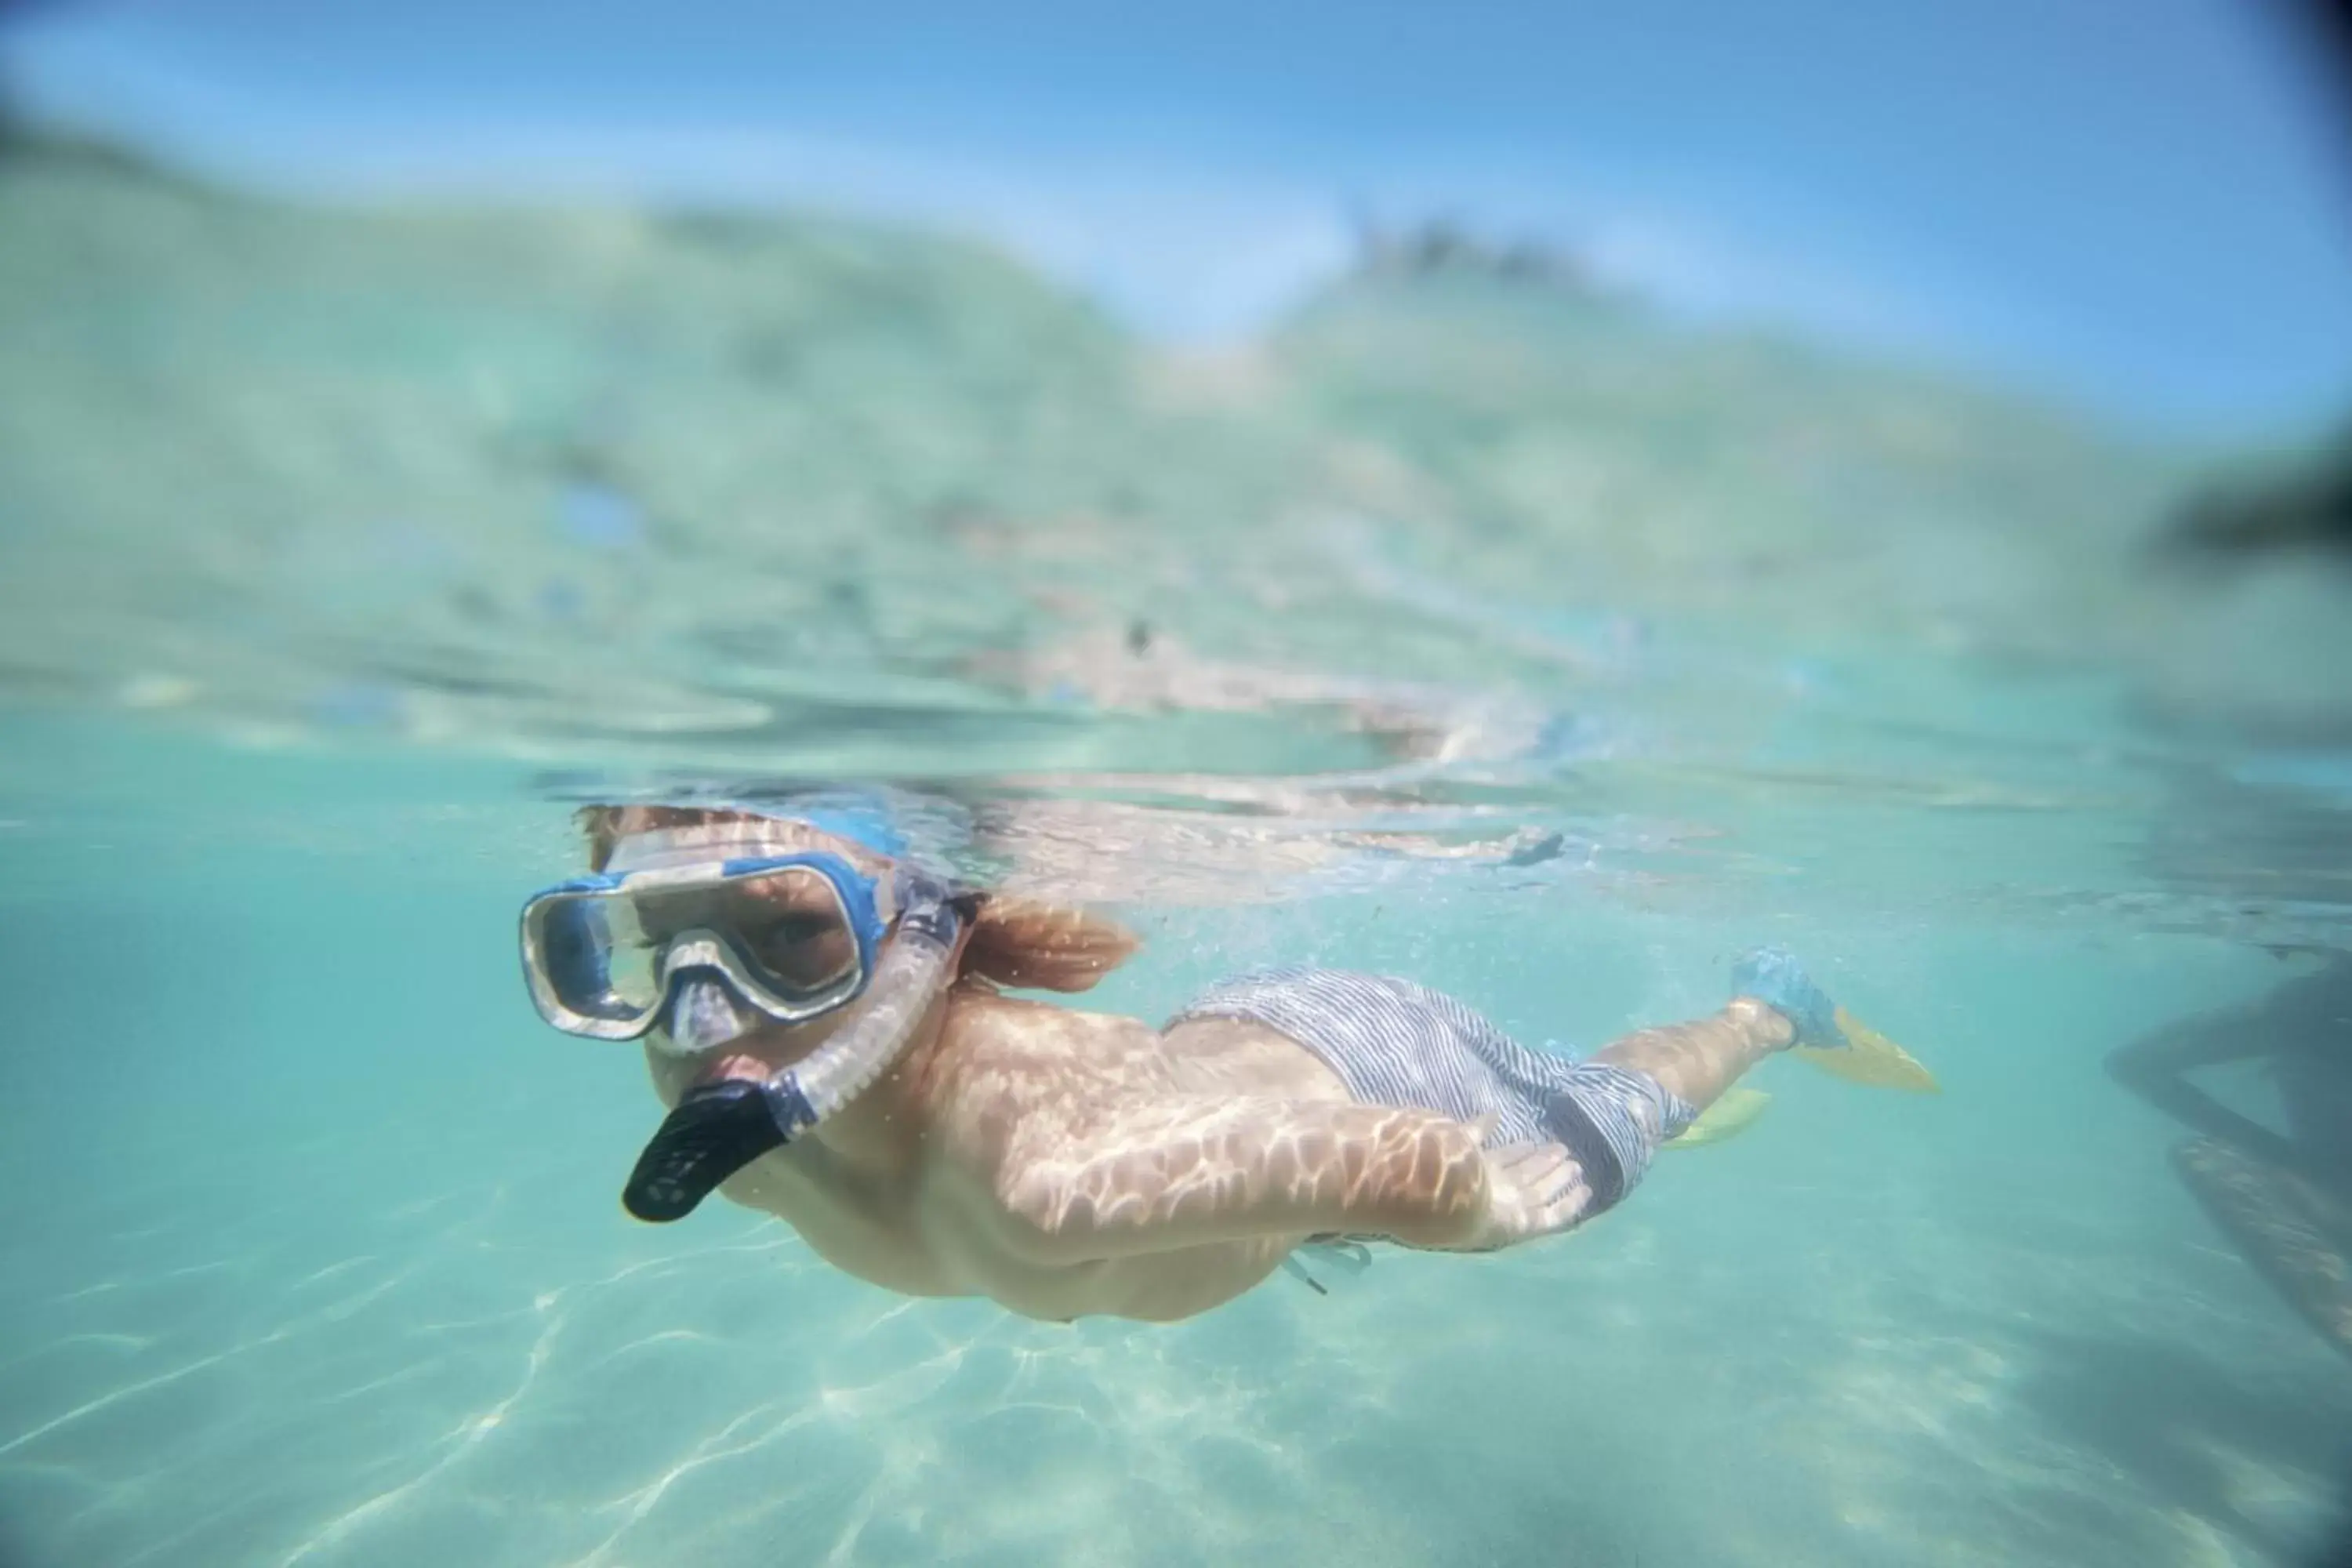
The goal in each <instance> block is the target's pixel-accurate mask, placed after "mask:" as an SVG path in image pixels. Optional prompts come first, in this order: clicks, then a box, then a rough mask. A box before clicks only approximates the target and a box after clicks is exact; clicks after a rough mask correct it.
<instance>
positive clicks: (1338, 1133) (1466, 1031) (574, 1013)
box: [522, 804, 1925, 1321]
mask: <svg viewBox="0 0 2352 1568" xmlns="http://www.w3.org/2000/svg"><path fill="white" fill-rule="evenodd" d="M583 816H584V820H585V822H586V826H587V827H588V832H589V837H590V843H591V860H592V864H593V874H592V875H591V876H588V877H585V878H582V879H576V880H574V881H572V882H567V883H564V884H562V885H561V886H559V887H557V888H553V889H549V890H547V891H546V892H544V893H541V894H540V895H538V896H537V897H535V898H533V899H532V900H530V902H529V903H528V904H527V905H526V906H525V908H524V911H523V918H522V950H523V964H524V972H525V975H526V978H527V980H528V982H529V984H530V991H531V996H532V1000H533V1002H534V1004H535V1005H537V1006H538V1008H539V1010H540V1012H541V1016H543V1017H545V1018H546V1019H547V1020H548V1022H550V1023H551V1024H553V1025H554V1026H556V1027H558V1028H561V1029H564V1030H566V1031H568V1032H570V1033H573V1034H578V1035H583V1036H587V1037H593V1038H603V1039H616V1040H618V1039H642V1040H643V1041H644V1042H645V1045H646V1061H647V1063H648V1065H649V1067H650V1068H651V1069H652V1075H653V1079H654V1087H655V1089H656V1092H657V1093H658V1094H659V1095H660V1097H661V1099H662V1100H663V1102H664V1103H665V1104H667V1105H668V1106H669V1107H671V1110H670V1113H669V1115H668V1117H667V1120H665V1121H663V1123H662V1125H661V1127H660V1129H659V1130H658V1131H656V1133H655V1135H654V1137H653V1139H652V1141H651V1142H649V1143H648V1144H647V1145H646V1149H645V1151H644V1152H643V1154H642V1155H641V1156H640V1158H639V1160H638V1163H637V1166H636V1169H635V1173H633V1174H632V1175H631V1177H630V1180H629V1183H628V1185H627V1187H626V1189H625V1193H624V1202H625V1204H626V1205H627V1207H628V1208H629V1210H630V1212H631V1213H633V1214H635V1215H637V1216H638V1217H640V1218H643V1219H647V1220H655V1221H666V1220H673V1219H677V1218H679V1217H680V1216H682V1215H685V1214H687V1213H688V1212H689V1211H691V1210H692V1209H693V1208H694V1207H695V1205H697V1204H698V1203H699V1202H700V1201H701V1200H702V1199H703V1198H704V1197H705V1196H707V1195H708V1194H709V1193H710V1192H711V1191H713V1190H717V1191H719V1192H722V1193H724V1194H726V1196H727V1197H728V1198H730V1200H732V1201H734V1202H736V1203H739V1204H742V1205H746V1206H749V1207H752V1208H758V1209H764V1210H766V1211H768V1212H769V1213H772V1214H774V1215H779V1216H781V1217H782V1218H783V1219H785V1220H787V1221H789V1222H790V1223H791V1224H792V1226H793V1228H794V1229H796V1230H797V1231H799V1232H800V1234H801V1235H802V1236H803V1237H804V1238H805V1239H806V1240H807V1241H808V1243H809V1245H810V1246H811V1247H814V1249H815V1250H816V1252H817V1253H818V1254H819V1255H820V1256H821V1257H823V1258H825V1259H826V1260H827V1261H829V1262H831V1263H833V1264H834V1265H835V1266H836V1267H838V1268H843V1269H845V1270H846V1271H848V1272H849V1273H852V1274H855V1275H857V1276H858V1277H859V1278H861V1279H867V1280H870V1281H872V1282H874V1283H876V1284H878V1285H881V1286H884V1287H886V1288H887V1289H894V1290H898V1291H902V1292H905V1293H907V1294H909V1295H918V1296H986V1297H988V1298H990V1299H991V1300H995V1301H997V1302H999V1303H1000V1304H1002V1305H1003V1306H1004V1307H1005V1308H1007V1309H1009V1310H1013V1311H1015V1312H1019V1313H1022V1314H1024V1315H1025V1316H1028V1317H1034V1318H1042V1319H1051V1320H1056V1321H1066V1320H1068V1319H1072V1318H1076V1317H1078V1316H1081V1315H1086V1314H1108V1315H1111V1316H1116V1317H1125V1318H1134V1319H1140V1320H1145V1321H1174V1320H1176V1319H1181V1318H1186V1317H1190V1316H1192V1315H1193V1314H1195V1313H1198V1312H1202V1311H1206V1310H1209V1309H1210V1308H1212V1307H1214V1306H1218V1305H1220V1304H1222V1303H1223V1302H1225V1301H1228V1300H1232V1299H1233V1298H1234V1297H1235V1296H1238V1295H1240V1294H1242V1293H1243V1292H1244V1291H1246V1290H1248V1289H1251V1288H1252V1287H1253V1286H1255V1285H1256V1284H1258V1283H1259V1282H1260V1281H1261V1280H1263V1279H1265V1278H1266V1277H1267V1276H1268V1275H1269V1274H1271V1273H1272V1272H1273V1271H1274V1270H1275V1269H1276V1268H1280V1267H1282V1266H1283V1263H1284V1261H1285V1259H1286V1258H1288V1257H1289V1255H1290V1253H1291V1252H1292V1250H1293V1249H1294V1248H1296V1247H1298V1246H1300V1245H1301V1244H1302V1243H1305V1242H1307V1241H1309V1240H1310V1239H1313V1238H1316V1237H1343V1236H1344V1237H1380V1238H1383V1239H1388V1240H1392V1241H1396V1242H1399V1243H1402V1244H1403V1245H1405V1246H1409V1247H1424V1248H1432V1249H1439V1250H1452V1251H1465V1252H1471V1251H1486V1250H1492V1249H1494V1248H1497V1247H1508V1246H1512V1245H1515V1244H1517V1243H1519V1242H1523V1241H1528V1240H1532V1239H1534V1238H1536V1237H1543V1236H1549V1235H1551V1234H1554V1233H1556V1232H1559V1231H1564V1230H1568V1229H1570V1228H1571V1227H1573V1226H1576V1225H1578V1224H1580V1223H1581V1222H1583V1221H1585V1220H1587V1219H1590V1218H1591V1217H1592V1216H1593V1215H1598V1214H1601V1213H1602V1212H1604V1211H1606V1210H1607V1209H1609V1208H1610V1207H1611V1206H1612V1205H1615V1204H1617V1203H1618V1202H1620V1201H1621V1200H1622V1198H1623V1197H1624V1196H1625V1194H1627V1193H1628V1192H1630V1191H1631V1190H1632V1189H1633V1186H1634V1184H1636V1183H1637V1182H1638V1181H1639V1180H1640V1179H1641V1176H1642V1173H1643V1171H1644V1170H1645V1169H1646V1168H1647V1166H1648V1164H1649V1163H1650V1160H1651V1158H1652V1156H1653V1155H1654V1153H1655V1152H1656V1151H1657V1150H1658V1148H1659V1147H1660V1146H1661V1145H1662V1144H1663V1143H1664V1142H1666V1141H1667V1140H1668V1139H1671V1138H1673V1137H1675V1135H1676V1134H1677V1133H1680V1132H1681V1131H1683V1130H1684V1129H1685V1128H1686V1127H1687V1126H1689V1125H1690V1123H1691V1122H1692V1121H1693V1120H1694V1118H1696V1116H1698V1115H1699V1114H1700V1113H1701V1112H1702V1111H1704V1110H1706V1108H1707V1107H1708V1106H1710V1105H1711V1104H1714V1103H1715V1102H1716V1101H1717V1100H1718V1099H1719V1098H1720V1097H1722V1096H1723V1095H1724V1093H1725V1091H1726V1090H1727V1089H1730V1088H1731V1086H1732V1084H1733V1083H1734V1082H1735V1081H1736V1080H1737V1079H1738V1078H1739V1076H1740V1075H1741V1074H1742V1073H1744V1072H1746V1071H1747V1070H1748V1068H1751V1067H1753V1066H1755V1065H1756V1064H1757V1063H1758V1062H1759V1061H1761V1060H1763V1059H1764V1058H1766V1057H1768V1056H1770V1055H1772V1054H1774V1053H1775V1052H1778V1051H1780V1050H1783V1049H1786V1048H1789V1047H1800V1048H1802V1049H1806V1050H1807V1051H1808V1052H1809V1054H1814V1055H1817V1056H1818V1058H1820V1059H1822V1061H1823V1062H1824V1065H1831V1066H1832V1067H1833V1068H1843V1070H1845V1071H1846V1076H1853V1077H1862V1078H1865V1079H1868V1078H1871V1077H1873V1076H1874V1071H1875V1072H1878V1073H1879V1074H1881V1075H1882V1076H1881V1081H1890V1080H1889V1079H1885V1077H1884V1076H1883V1074H1884V1072H1885V1069H1886V1068H1888V1065H1889V1064H1893V1071H1894V1073H1895V1079H1898V1080H1899V1079H1900V1078H1901V1077H1902V1075H1903V1073H1904V1072H1905V1071H1906V1064H1907V1070H1910V1071H1914V1072H1917V1071H1918V1069H1917V1064H1916V1063H1911V1062H1910V1061H1909V1058H1906V1057H1903V1056H1902V1055H1901V1053H1900V1052H1899V1051H1895V1050H1894V1049H1893V1047H1886V1046H1885V1044H1884V1042H1882V1041H1879V1040H1878V1039H1877V1037H1874V1036H1870V1035H1868V1034H1867V1032H1866V1031H1862V1030H1860V1028H1859V1026H1856V1025H1854V1024H1853V1021H1852V1020H1851V1019H1849V1018H1846V1017H1845V1016H1843V1015H1842V1014H1840V1013H1839V1012H1838V1011H1837V1010H1836V1009H1835V1008H1834V1007H1833V1006H1832V1005H1831V1003H1830V1001H1829V999H1828V998H1827V997H1826V996H1825V995H1823V994H1822V992H1821V990H1820V989H1819V988H1818V987H1817V986H1815V985H1814V984H1812V983H1811V981H1810V980H1809V979H1807V978H1806V977H1805V975H1804V973H1802V971H1801V970H1800V969H1799V968H1798V966H1797V965H1796V963H1794V962H1793V961H1792V960H1790V958H1788V957H1787V955H1785V954H1781V953H1775V952H1764V953H1758V954H1753V955H1751V956H1750V957H1749V958H1748V959H1747V960H1744V961H1743V962H1742V963H1741V964H1740V965H1739V967H1738V969H1737V970H1736V971H1735V973H1734V977H1733V979H1734V984H1733V990H1734V993H1735V994H1734V999H1733V1000H1732V1001H1731V1002H1730V1003H1729V1004H1728V1005H1726V1006H1725V1007H1724V1008H1723V1009H1722V1011H1720V1012H1718V1013H1717V1014H1716V1015H1715V1016H1712V1017H1710V1018H1706V1019H1701V1020H1698V1021H1696V1022H1694V1023H1687V1024H1678V1025H1672V1026H1665V1027H1661V1028H1652V1029H1644V1030H1642V1031H1640V1032H1638V1033H1636V1034H1633V1035H1632V1036H1629V1037H1626V1038H1624V1039H1622V1040H1619V1041H1617V1042H1616V1043H1614V1044H1613V1045H1611V1046H1609V1047H1606V1048H1604V1049H1602V1050H1601V1051H1599V1052H1597V1053H1595V1054H1594V1055H1593V1056H1592V1057H1591V1058H1586V1059H1584V1060H1582V1061H1571V1060H1570V1059H1569V1058H1563V1057H1558V1056H1553V1055H1550V1054H1549V1053H1545V1052H1538V1051H1530V1050H1528V1049H1527V1048H1525V1047H1521V1046H1519V1045H1518V1044H1517V1043H1516V1042H1514V1041H1513V1040H1511V1039H1510V1038H1509V1037H1507V1036H1505V1035H1504V1034H1503V1033H1502V1032H1501V1031H1500V1030H1498V1029H1496V1027H1495V1026H1493V1025H1492V1024H1490V1023H1488V1022H1487V1021H1486V1019H1484V1018H1482V1017H1480V1016H1478V1015H1477V1014H1475V1013H1474V1012H1472V1011H1471V1010H1470V1009H1468V1008H1467V1007H1465V1006H1464V1005H1461V1004H1460V1003H1458V1002H1455V1001H1454V1000H1452V999H1451V998H1449V997H1445V996H1443V995H1440V994H1437V993H1435V992H1433V991H1430V990H1427V989H1425V988H1424V987H1422V986H1419V985H1415V984H1411V983H1410V982H1406V981H1402V980H1394V979H1388V978H1382V977H1377V976H1371V975H1362V974H1352V973H1341V972H1337V971H1290V972H1284V973H1272V974H1263V975H1257V976H1254V977H1251V978H1248V979H1245V980H1242V981H1238V982H1235V983H1233V984H1227V985H1223V986H1220V987H1218V988H1216V989H1214V990H1213V991H1211V992H1210V993H1209V994H1207V995H1205V996H1202V997H1201V998H1199V999H1198V1000H1196V1001H1194V1002H1193V1003H1192V1005H1190V1006H1188V1007H1187V1008H1186V1009H1185V1010H1184V1011H1183V1012H1182V1013H1181V1014H1179V1015H1178V1016H1177V1017H1176V1018H1174V1019H1173V1020H1171V1022H1170V1023H1169V1025H1168V1026H1166V1027H1165V1028H1164V1029H1159V1030H1155V1029H1152V1028H1150V1027H1149V1026H1146V1025H1144V1024H1143V1023H1141V1022H1139V1021H1138V1020H1136V1019H1132V1018H1122V1017H1116V1016H1109V1015H1106V1014H1099V1013H1087V1012H1080V1011H1077V1010H1075V1009H1072V1008H1068V1007H1064V1006H1055V1005H1045V1004H1040V1003H1035V1002H1030V1001H1025V1000H1021V999H1017V998H1013V997H1010V996H1005V995H1003V994H1000V992H999V989H998V988H999V987H1000V986H1013V987H1020V988H1029V989H1044V990H1053V991H1061V992H1078V991H1084V990H1086V989H1087V988H1088V987H1089V986H1091V985H1093V984H1095V983H1096V981H1097V980H1098V979H1099V978H1100V977H1101V976H1102V975H1103V974H1105V973H1108V971H1109V970H1110V969H1112V968H1113V967H1115V966H1116V965H1117V964H1118V963H1120V962H1121V961H1122V960H1124V959H1125V958H1127V957H1128V955H1129V953H1131V952H1133V951H1134V950H1135V947H1136V945H1137V944H1136V942H1135V939H1134V938H1133V937H1132V936H1130V935H1129V933H1128V932H1126V931H1124V930H1122V929H1120V928H1119V927H1118V926H1116V925H1113V924H1111V923H1109V922H1108V921H1102V920H1099V919H1097V918H1095V917H1093V916H1090V915H1087V914H1084V913H1081V912H1076V911H1070V910H1054V909H1049V908H1046V907H1044V906H1040V905H1037V904H1034V903H1029V902H1026V901H1024V900H1015V899H1007V898H1003V897H999V896H994V895H991V894H988V893H975V892H960V891H955V890H951V889H949V888H948V887H947V886H945V885H944V884H942V883H940V882H939V881H936V880H934V879H930V878H929V877H927V876H925V875H924V874H922V873H920V872H919V871H917V870H915V869H913V868H911V867H910V866H908V864H906V863H905V862H904V860H903V858H902V853H903V847H902V846H901V845H900V844H899V843H898V841H897V840H896V839H895V837H893V836H892V835H891V834H890V832H889V831H888V829H887V827H886V826H881V825H879V824H877V822H876V821H875V820H873V819H871V818H869V817H867V816H862V815H860V814H858V813H856V812H843V811H839V810H835V809H829V808H825V807H823V806H821V805H814V804H809V805H803V806H800V807H798V808H786V809H780V810H779V812H778V813H777V814H775V815H768V814H765V813H755V812H750V811H743V810H736V809H724V810H714V809H702V808H685V807H676V806H604V807H595V808H592V809H591V810H590V811H589V812H587V813H585V814H583ZM1881 1047H1884V1048H1883V1049H1881ZM1888 1053H1891V1055H1889V1054H1888ZM1863 1058H1869V1060H1870V1061H1871V1062H1874V1063H1875V1064H1877V1067H1876V1068H1874V1069H1873V1068H1864V1069H1862V1070H1856V1069H1855V1068H1853V1066H1852V1065H1851V1064H1853V1063H1855V1062H1860V1061H1862V1060H1863ZM1918 1077H1919V1078H1920V1079H1924V1077H1925V1075H1924V1072H1918ZM1908 1086H1909V1087H1922V1085H1921V1084H1919V1083H1916V1082H1914V1083H1912V1084H1910V1085H1908Z"/></svg>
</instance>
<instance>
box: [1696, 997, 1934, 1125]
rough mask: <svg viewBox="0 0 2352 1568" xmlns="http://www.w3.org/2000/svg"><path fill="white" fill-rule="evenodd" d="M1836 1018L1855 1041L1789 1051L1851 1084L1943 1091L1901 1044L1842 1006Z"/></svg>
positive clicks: (1927, 1092) (1797, 1048)
mask: <svg viewBox="0 0 2352 1568" xmlns="http://www.w3.org/2000/svg"><path fill="white" fill-rule="evenodd" d="M1837 1021H1838V1027H1839V1028H1840V1029H1842V1030H1843V1031H1844V1032H1845V1037H1846V1038H1847V1039H1848V1040H1849V1041H1851V1042H1853V1043H1852V1044H1850V1045H1848V1046H1845V1047H1836V1046H1832V1047H1827V1048H1825V1049H1823V1048H1817V1047H1811V1046H1799V1047H1795V1048H1794V1049H1792V1050H1791V1051H1790V1053H1789V1054H1790V1056H1792V1057H1801V1058H1804V1059H1805V1060H1806V1061H1809V1062H1811V1063H1812V1064H1813V1066H1815V1067H1817V1068H1821V1069H1822V1071H1823V1072H1825V1073H1831V1074H1833V1075H1834V1076H1836V1077H1838V1078H1842V1079H1845V1080H1846V1081H1847V1082H1849V1083H1866V1084H1869V1085H1870V1086H1871V1087H1873V1088H1874V1089H1902V1090H1905V1091H1906V1093H1910V1094H1941V1093H1943V1092H1944V1086H1943V1085H1941V1084H1939V1083H1937V1081H1936V1075H1935V1074H1934V1073H1931V1072H1929V1071H1928V1070H1927V1068H1926V1067H1924V1066H1923V1065H1921V1063H1920V1061H1919V1059H1918V1058H1916V1057H1914V1056H1913V1055H1912V1054H1911V1053H1910V1052H1908V1051H1906V1050H1905V1049H1904V1048H1903V1047H1901V1046H1898V1045H1896V1044H1895V1042H1894V1041H1893V1040H1890V1039H1888V1038H1887V1037H1885V1035H1882V1034H1880V1033H1879V1032H1878V1031H1877V1030H1875V1029H1874V1028H1872V1027H1871V1026H1869V1025H1867V1024H1865V1023H1864V1022H1863V1021H1862V1020H1861V1019H1859V1018H1857V1017H1855V1016H1853V1014H1851V1013H1849V1012H1847V1011H1846V1010H1845V1009H1844V1008H1843V1007H1841V1008H1839V1009H1838V1011H1837ZM1717 1103H1718V1104H1719V1103H1721V1102H1720V1101H1718V1102H1717ZM1702 1120H1704V1119H1703V1118H1702ZM1693 1125H1696V1123H1694V1124H1693Z"/></svg>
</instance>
